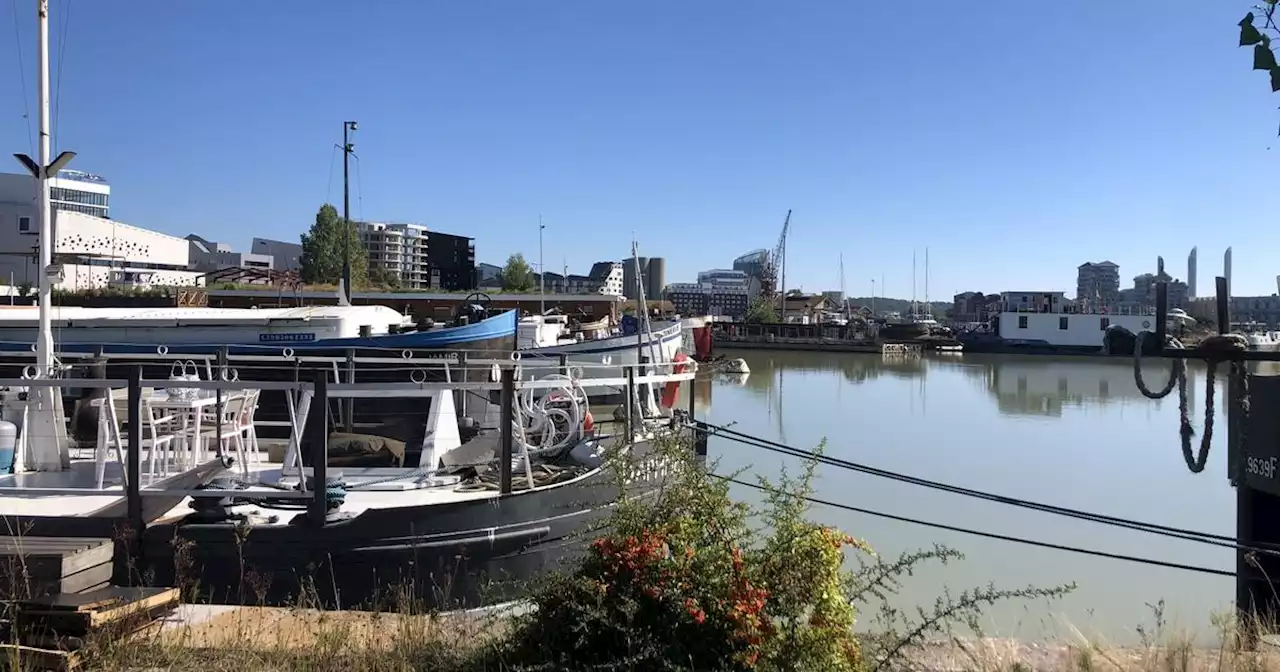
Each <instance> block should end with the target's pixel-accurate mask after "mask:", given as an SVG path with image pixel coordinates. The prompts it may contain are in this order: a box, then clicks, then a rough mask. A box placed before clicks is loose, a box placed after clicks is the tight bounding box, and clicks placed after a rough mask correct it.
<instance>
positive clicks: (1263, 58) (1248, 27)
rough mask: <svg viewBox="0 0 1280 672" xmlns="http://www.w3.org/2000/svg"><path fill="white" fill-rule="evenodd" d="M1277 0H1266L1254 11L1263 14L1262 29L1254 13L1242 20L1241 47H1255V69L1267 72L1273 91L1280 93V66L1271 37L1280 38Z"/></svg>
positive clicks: (1240, 24) (1246, 15)
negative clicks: (1272, 35)
mask: <svg viewBox="0 0 1280 672" xmlns="http://www.w3.org/2000/svg"><path fill="white" fill-rule="evenodd" d="M1276 2H1277V0H1264V4H1262V5H1259V6H1257V7H1255V8H1254V9H1255V10H1256V11H1258V12H1260V13H1261V14H1262V16H1261V19H1262V28H1261V29H1259V28H1258V25H1257V22H1258V19H1259V16H1258V15H1256V14H1254V13H1253V12H1249V13H1248V14H1245V15H1244V18H1243V19H1240V23H1239V24H1238V25H1239V26H1240V46H1242V47H1249V46H1251V47H1253V69H1254V70H1266V71H1267V73H1268V74H1270V75H1271V90H1272V91H1273V92H1274V91H1280V65H1277V63H1276V54H1275V51H1274V50H1273V49H1272V47H1271V35H1269V34H1268V33H1271V34H1274V35H1276V36H1277V37H1280V27H1277V26H1276V21H1275V14H1276Z"/></svg>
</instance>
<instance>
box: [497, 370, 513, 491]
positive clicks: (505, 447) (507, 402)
mask: <svg viewBox="0 0 1280 672" xmlns="http://www.w3.org/2000/svg"><path fill="white" fill-rule="evenodd" d="M499 403H501V404H502V408H501V413H500V414H499V417H501V420H500V422H501V423H502V431H501V433H500V434H499V437H500V438H499V440H498V445H499V451H498V492H499V493H500V494H503V495H508V494H511V455H512V447H513V446H512V444H513V443H514V442H515V431H514V428H513V427H512V425H514V424H515V420H516V418H515V405H516V370H515V369H514V368H513V367H509V366H508V367H505V368H503V369H502V396H501V401H500V402H499Z"/></svg>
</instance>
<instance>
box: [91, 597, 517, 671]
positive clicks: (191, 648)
mask: <svg viewBox="0 0 1280 672" xmlns="http://www.w3.org/2000/svg"><path fill="white" fill-rule="evenodd" d="M195 609H199V608H198V607H197V608H195ZM192 611H193V609H192V608H190V607H185V608H183V609H182V610H180V611H179V615H180V616H182V615H189V614H190V613H191V612H192ZM503 623H504V619H502V618H500V617H490V616H456V617H453V616H439V615H429V614H397V613H385V612H382V613H380V612H360V611H321V610H315V609H301V608H299V609H285V608H271V607H239V608H234V609H232V610H230V611H227V612H225V613H221V614H218V615H216V616H214V617H212V618H209V619H207V620H203V621H199V622H183V621H182V620H181V619H169V620H168V621H167V622H165V623H163V624H162V626H161V627H160V628H158V629H152V630H149V631H147V632H146V633H144V634H142V635H140V636H135V637H131V638H115V639H114V641H95V642H91V643H90V645H89V648H90V651H91V656H92V658H91V660H92V666H93V667H92V669H104V670H124V669H169V670H186V669H190V670H235V671H237V672H249V671H250V670H343V671H344V672H347V671H350V670H442V671H448V670H485V669H494V670H498V669H512V668H510V667H509V666H506V665H501V664H497V663H492V662H487V661H496V660H499V659H500V656H499V655H498V648H499V646H500V644H501V642H502V641H503V640H502V638H503V635H504V634H505V631H504V629H503Z"/></svg>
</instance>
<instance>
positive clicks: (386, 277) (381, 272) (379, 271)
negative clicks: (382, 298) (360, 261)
mask: <svg viewBox="0 0 1280 672" xmlns="http://www.w3.org/2000/svg"><path fill="white" fill-rule="evenodd" d="M369 284H370V285H375V286H378V287H386V288H387V289H400V288H401V286H402V283H401V281H400V274H399V273H396V272H394V271H388V270H387V269H385V268H382V267H377V268H371V269H369Z"/></svg>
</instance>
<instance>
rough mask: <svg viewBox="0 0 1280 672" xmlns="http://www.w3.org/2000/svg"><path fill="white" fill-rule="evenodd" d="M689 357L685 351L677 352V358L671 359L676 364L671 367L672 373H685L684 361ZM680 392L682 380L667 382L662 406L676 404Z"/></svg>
mask: <svg viewBox="0 0 1280 672" xmlns="http://www.w3.org/2000/svg"><path fill="white" fill-rule="evenodd" d="M688 359H689V358H688V357H687V356H686V355H685V354H684V353H683V352H677V353H676V356H675V359H673V360H671V361H672V362H673V363H674V364H675V366H673V367H671V372H672V373H684V369H685V364H684V362H685V361H686V360H688ZM679 392H680V381H678V380H673V381H670V382H668V383H667V386H666V387H665V388H663V390H662V407H663V408H671V407H672V406H675V405H676V394H678V393H679Z"/></svg>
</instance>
